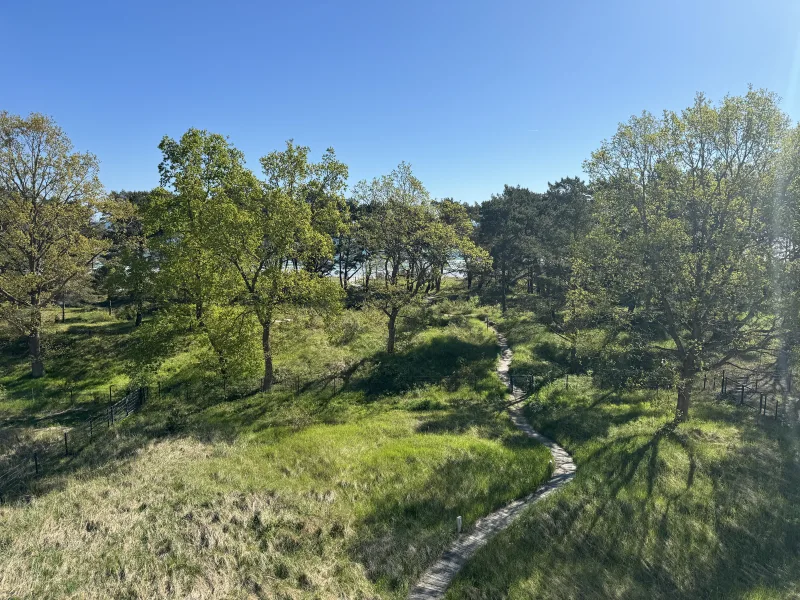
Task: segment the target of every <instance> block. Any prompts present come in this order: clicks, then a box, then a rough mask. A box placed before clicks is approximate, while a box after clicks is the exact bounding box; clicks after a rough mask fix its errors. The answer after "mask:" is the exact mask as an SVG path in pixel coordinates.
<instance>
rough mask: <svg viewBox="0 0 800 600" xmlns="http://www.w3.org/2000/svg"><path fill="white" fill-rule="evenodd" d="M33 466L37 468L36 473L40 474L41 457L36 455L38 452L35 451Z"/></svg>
mask: <svg viewBox="0 0 800 600" xmlns="http://www.w3.org/2000/svg"><path fill="white" fill-rule="evenodd" d="M33 468H34V469H35V470H36V474H37V475H38V474H39V457H38V456H36V452H34V453H33Z"/></svg>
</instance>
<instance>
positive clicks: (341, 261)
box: [334, 200, 369, 290]
mask: <svg viewBox="0 0 800 600" xmlns="http://www.w3.org/2000/svg"><path fill="white" fill-rule="evenodd" d="M347 204H348V208H347V213H346V214H347V216H348V217H349V219H350V222H349V224H348V225H347V227H345V228H343V229H342V231H341V232H340V233H339V234H338V235H337V236H336V237H334V245H335V256H334V260H335V262H336V271H337V272H338V275H339V284H340V285H341V286H342V289H345V290H346V289H347V287H348V285H349V284H350V280H351V279H352V278H353V277H355V276H356V275H357V274H358V273H359V271H361V270H362V269H364V268H365V266H366V264H367V261H368V259H369V251H368V248H367V247H366V240H365V238H364V231H363V224H362V220H363V219H364V217H365V214H366V210H365V207H363V206H360V205H358V204H357V203H355V202H353V201H352V200H350V201H348V203H347ZM366 286H368V281H367V284H366Z"/></svg>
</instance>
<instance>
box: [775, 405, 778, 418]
mask: <svg viewBox="0 0 800 600" xmlns="http://www.w3.org/2000/svg"><path fill="white" fill-rule="evenodd" d="M775 420H776V421H777V420H778V401H777V400H775Z"/></svg>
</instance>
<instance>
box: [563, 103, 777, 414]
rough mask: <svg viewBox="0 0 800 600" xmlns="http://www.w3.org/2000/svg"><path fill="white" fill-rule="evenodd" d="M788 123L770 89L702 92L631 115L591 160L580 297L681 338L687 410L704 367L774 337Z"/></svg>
mask: <svg viewBox="0 0 800 600" xmlns="http://www.w3.org/2000/svg"><path fill="white" fill-rule="evenodd" d="M787 126H788V122H787V118H786V116H785V115H784V114H783V113H782V112H781V111H780V109H779V108H778V106H777V100H776V98H775V96H774V95H773V94H770V93H767V92H764V91H756V90H753V89H751V90H750V91H749V92H748V93H747V94H746V95H744V96H741V97H737V96H731V97H726V98H725V99H724V100H723V101H722V102H721V103H719V104H718V105H713V104H712V103H711V102H709V101H708V99H706V97H705V96H703V95H702V94H699V95H698V96H697V97H696V99H695V102H694V103H693V104H692V105H691V106H690V107H689V108H687V109H685V110H684V111H682V112H681V113H679V114H678V113H673V112H665V113H664V115H663V116H662V117H661V118H657V117H654V116H653V115H651V114H649V113H646V112H645V113H643V114H642V115H641V116H638V117H632V118H631V119H630V120H629V121H628V122H627V123H624V124H622V125H620V126H619V129H618V130H617V133H616V134H615V135H614V137H613V138H612V139H611V140H610V141H607V142H604V143H603V144H602V146H601V147H600V149H599V150H597V151H596V152H594V153H593V154H592V158H591V159H590V160H589V161H587V162H586V165H585V168H586V170H587V171H588V172H589V174H590V175H591V179H592V185H593V186H594V188H595V196H594V198H595V202H596V211H595V212H596V218H597V220H598V226H597V227H596V228H595V229H594V230H593V232H592V233H591V234H590V235H589V236H588V237H587V238H586V243H585V244H584V245H583V249H582V252H581V256H580V257H579V258H578V259H577V260H576V265H575V268H576V270H578V271H580V276H581V278H582V285H581V294H579V295H578V296H579V297H580V298H582V299H583V300H584V301H588V302H590V303H596V304H603V303H608V304H610V305H615V306H625V307H626V309H627V310H624V311H623V312H622V315H623V316H627V318H632V317H633V316H634V315H636V316H638V317H640V318H641V319H643V320H646V321H648V322H651V323H653V324H654V325H656V326H658V327H659V328H660V329H661V330H662V331H663V333H664V335H665V336H666V337H668V338H669V339H670V340H671V341H672V345H671V347H664V348H662V351H663V352H665V353H667V354H669V355H671V356H672V357H673V358H674V359H675V361H676V363H677V365H678V400H677V409H676V418H678V419H687V418H688V415H689V407H690V402H691V395H692V389H693V385H694V379H695V376H696V374H697V373H698V372H699V371H700V370H701V369H702V368H709V367H715V366H718V365H721V364H724V363H725V362H726V361H728V360H730V359H732V358H733V357H735V356H737V355H738V354H740V353H742V352H746V351H752V350H758V349H760V348H764V347H767V346H768V345H769V344H771V343H772V341H773V340H774V339H775V337H776V335H777V326H778V323H777V322H776V318H775V316H774V314H773V312H772V311H771V301H772V298H771V285H770V283H771V282H770V273H771V269H772V266H773V263H774V256H775V255H774V248H773V244H772V237H773V236H772V234H771V231H770V229H771V223H770V222H769V218H768V215H769V214H770V205H771V204H772V200H773V198H774V191H775V174H776V166H777V162H778V161H777V159H778V156H779V150H780V148H781V144H782V140H783V137H784V134H785V132H786V130H787ZM618 313H619V311H618Z"/></svg>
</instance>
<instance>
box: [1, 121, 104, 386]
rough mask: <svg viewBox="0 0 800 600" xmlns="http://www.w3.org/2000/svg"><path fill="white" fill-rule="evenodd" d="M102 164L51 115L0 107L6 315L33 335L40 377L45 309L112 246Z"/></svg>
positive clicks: (34, 371)
mask: <svg viewBox="0 0 800 600" xmlns="http://www.w3.org/2000/svg"><path fill="white" fill-rule="evenodd" d="M97 171H98V166H97V159H96V158H95V157H94V156H93V155H92V154H88V153H79V152H74V151H73V147H72V143H71V142H70V140H69V138H68V137H67V135H66V134H65V133H64V132H63V131H62V130H61V128H60V127H58V125H56V123H55V122H54V121H53V120H52V119H51V118H49V117H47V116H44V115H41V114H31V115H29V116H28V117H21V116H17V115H12V114H9V113H7V112H2V113H0V298H2V299H3V300H5V302H4V303H2V304H0V315H2V317H3V318H4V319H6V320H7V321H8V322H9V323H10V324H11V325H13V326H14V327H15V328H16V329H18V330H19V331H20V332H21V333H22V334H23V335H26V336H27V337H28V349H29V352H30V357H31V374H32V375H33V376H34V377H41V376H42V375H43V374H44V362H43V358H42V346H41V334H42V309H43V308H44V307H46V306H47V305H49V304H51V303H53V302H55V301H57V300H58V299H60V298H61V296H62V294H63V293H64V292H65V290H66V288H67V286H68V284H69V283H70V282H71V281H73V280H75V279H77V278H79V277H80V276H81V275H84V274H85V273H86V272H87V270H88V266H89V264H90V263H91V261H92V260H93V258H94V257H96V256H97V255H98V254H100V253H101V252H102V251H103V250H104V249H105V248H106V246H107V244H106V243H104V242H103V241H102V240H101V239H99V235H98V231H97V228H96V227H95V226H94V225H93V223H92V217H93V215H94V214H95V211H96V207H97V205H98V203H99V201H100V200H101V198H102V195H103V190H102V186H101V184H100V181H99V180H98V177H97Z"/></svg>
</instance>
